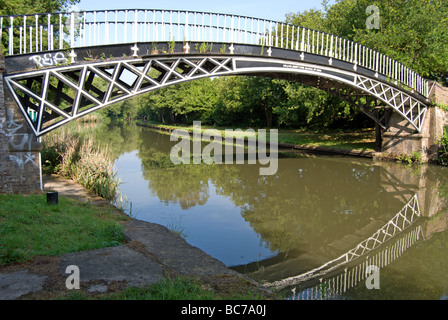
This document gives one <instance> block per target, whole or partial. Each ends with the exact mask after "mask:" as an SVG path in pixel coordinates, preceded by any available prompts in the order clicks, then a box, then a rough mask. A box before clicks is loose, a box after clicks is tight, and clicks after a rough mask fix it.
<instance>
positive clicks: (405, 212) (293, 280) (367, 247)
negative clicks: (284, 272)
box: [266, 194, 421, 288]
mask: <svg viewBox="0 0 448 320" xmlns="http://www.w3.org/2000/svg"><path fill="white" fill-rule="evenodd" d="M420 216H421V213H420V207H419V203H418V198H417V194H415V195H414V196H413V197H412V198H411V199H410V200H409V202H407V203H406V204H405V205H404V207H403V208H402V209H401V210H400V212H398V213H397V214H396V215H395V216H394V217H393V218H392V219H390V220H389V221H388V222H387V223H386V224H385V225H384V226H383V227H382V228H380V229H378V231H376V232H375V233H374V234H373V235H372V236H370V237H369V238H367V239H365V240H364V241H362V242H360V243H359V244H358V245H357V246H356V247H354V248H353V249H351V250H349V251H348V252H346V253H344V254H343V255H341V256H339V257H338V258H336V259H333V260H331V261H329V262H327V263H325V264H323V265H322V266H320V267H318V268H315V269H313V270H310V271H308V272H306V273H303V274H301V275H298V276H293V277H289V278H286V279H283V280H279V281H276V282H273V283H270V284H266V286H268V287H275V288H284V287H286V286H290V285H292V284H297V283H299V282H303V281H307V280H310V279H313V278H316V277H321V276H324V275H325V274H328V273H329V272H330V271H332V270H335V269H336V268H339V267H341V266H343V265H346V264H348V263H349V262H351V261H354V260H356V259H358V258H360V257H362V256H365V255H366V254H368V253H369V252H372V250H375V249H377V248H379V247H380V246H381V245H383V244H384V243H385V242H387V241H388V240H390V239H391V238H393V237H394V236H396V235H398V234H400V233H401V232H403V231H404V230H405V229H407V228H409V227H410V226H411V225H412V224H414V223H415V221H417V219H418V218H419V217H420Z"/></svg>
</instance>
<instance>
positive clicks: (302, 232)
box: [95, 124, 448, 300]
mask: <svg viewBox="0 0 448 320" xmlns="http://www.w3.org/2000/svg"><path fill="white" fill-rule="evenodd" d="M95 137H96V139H98V140H99V141H100V143H102V144H107V145H109V146H110V148H111V152H112V153H113V156H114V158H115V159H116V160H115V166H116V168H117V175H118V177H119V178H120V179H121V180H122V184H121V187H120V190H121V192H122V193H123V194H125V195H126V197H127V198H128V200H129V203H130V204H131V206H128V207H127V208H126V210H127V213H128V214H130V215H131V216H132V217H135V218H137V219H140V220H144V221H148V222H153V223H158V224H161V225H164V226H166V227H168V228H169V229H171V230H173V231H175V232H178V233H179V234H181V235H182V236H183V237H185V239H186V241H187V242H188V243H190V244H191V245H193V246H196V247H198V248H200V249H202V250H203V251H205V252H206V253H208V254H209V255H211V256H212V257H214V258H216V259H218V260H220V261H222V262H223V263H224V264H225V265H226V266H228V267H229V268H231V269H234V270H236V271H238V272H240V273H243V274H246V275H247V276H249V277H251V278H253V279H255V280H257V281H259V282H260V283H263V284H264V285H266V286H267V287H269V288H272V289H275V290H278V291H279V292H281V293H282V294H283V295H284V296H285V297H286V298H288V299H300V300H302V299H309V300H316V299H432V300H434V299H435V300H438V299H447V298H448V272H447V271H448V230H447V229H448V211H447V204H448V201H447V198H448V171H447V168H442V167H439V166H434V165H419V166H406V165H403V164H397V163H392V162H375V161H373V160H370V159H361V158H353V157H343V156H315V155H306V154H303V155H297V154H296V155H295V156H294V157H281V158H280V159H279V160H278V170H277V172H276V174H274V175H265V176H262V175H260V174H259V168H260V166H261V165H260V164H247V163H246V164H219V165H218V164H214V165H206V164H199V165H194V164H192V165H179V166H171V165H170V163H168V162H167V159H169V153H170V150H171V148H172V147H173V145H174V144H175V143H176V142H173V141H170V136H169V135H167V134H161V133H159V132H156V131H154V130H150V129H148V128H143V127H139V126H136V125H123V124H120V125H112V124H109V125H102V126H100V128H99V129H98V128H97V129H95Z"/></svg>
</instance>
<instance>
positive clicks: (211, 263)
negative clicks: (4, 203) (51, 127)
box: [0, 175, 273, 300]
mask: <svg viewBox="0 0 448 320" xmlns="http://www.w3.org/2000/svg"><path fill="white" fill-rule="evenodd" d="M43 181H44V190H56V191H58V194H60V195H64V196H67V197H71V198H73V199H76V200H77V201H80V202H90V203H91V204H94V205H96V206H110V204H109V203H108V202H107V201H105V200H104V199H102V198H100V197H97V196H95V195H94V194H93V193H92V192H90V191H89V190H87V189H85V188H83V187H82V186H80V185H78V184H76V183H75V182H73V181H71V180H66V179H62V178H59V177H57V176H54V175H52V176H50V175H48V176H44V178H43ZM124 233H125V237H126V243H125V244H123V245H120V246H116V247H107V248H102V249H97V250H89V251H82V252H76V253H70V254H65V255H62V256H55V257H47V256H45V257H43V256H40V257H36V258H35V259H33V260H32V261H29V262H26V263H18V264H13V265H7V266H2V267H0V289H1V290H0V300H13V299H54V298H57V297H61V296H64V295H66V294H68V293H72V294H73V293H80V294H81V293H82V294H84V295H86V296H87V297H90V298H93V299H95V298H97V297H101V296H102V295H104V294H106V295H107V294H110V293H117V292H120V291H122V290H124V289H126V288H128V287H145V286H148V285H151V284H155V283H157V282H160V281H162V280H164V279H168V278H176V277H192V278H195V279H199V280H200V281H202V282H203V283H204V286H205V287H204V288H207V289H208V290H213V291H214V292H217V293H219V292H222V293H224V292H227V293H228V292H232V291H234V292H235V293H238V292H239V293H247V292H249V291H250V290H253V291H258V292H259V293H260V294H261V295H264V296H265V297H267V298H268V297H273V296H272V295H271V294H270V292H268V291H267V290H264V289H263V288H261V287H259V285H258V284H257V283H256V282H254V281H252V280H251V279H248V278H246V277H244V276H242V275H241V274H239V273H237V272H235V271H232V270H230V269H228V268H226V266H225V265H224V264H223V263H222V262H220V261H218V260H217V259H214V258H212V257H211V256H209V255H208V254H206V253H205V252H203V251H202V250H200V249H198V248H196V247H193V246H191V245H189V244H188V243H187V242H186V241H185V239H183V238H182V237H181V236H179V235H177V234H175V233H173V232H171V231H170V230H169V229H168V228H166V227H164V226H161V225H159V224H155V223H149V222H145V221H141V220H137V219H130V220H129V221H126V222H124ZM69 266H75V267H76V268H77V270H79V279H80V289H79V291H77V290H78V289H76V288H74V289H68V288H67V283H71V284H74V283H75V282H74V281H71V279H73V278H71V277H72V276H73V275H75V273H74V272H73V267H70V268H69ZM67 279H69V280H67ZM69 286H70V285H69ZM187 299H188V298H187Z"/></svg>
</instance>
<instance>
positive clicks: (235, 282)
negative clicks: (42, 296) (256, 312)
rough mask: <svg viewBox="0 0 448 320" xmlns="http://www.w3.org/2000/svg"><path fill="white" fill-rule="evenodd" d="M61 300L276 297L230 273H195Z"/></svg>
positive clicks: (78, 293)
mask: <svg viewBox="0 0 448 320" xmlns="http://www.w3.org/2000/svg"><path fill="white" fill-rule="evenodd" d="M59 299H62V300H266V299H277V297H276V296H275V295H273V294H271V293H268V292H266V291H262V290H259V289H258V287H257V286H256V285H254V284H251V283H249V282H248V281H246V280H244V279H242V278H240V277H236V276H229V275H218V276H212V277H211V279H200V278H199V277H193V276H177V277H174V278H165V279H163V280H161V281H159V282H157V283H154V284H152V285H148V286H145V287H128V288H126V289H124V290H122V291H120V292H116V293H110V294H105V295H92V294H88V293H84V292H82V291H72V292H68V293H67V294H65V295H63V296H60V297H59Z"/></svg>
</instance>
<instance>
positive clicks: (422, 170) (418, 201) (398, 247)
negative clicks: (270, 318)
mask: <svg viewBox="0 0 448 320" xmlns="http://www.w3.org/2000/svg"><path fill="white" fill-rule="evenodd" d="M336 161H337V160H336ZM376 165H378V166H381V169H382V170H381V175H380V180H381V188H382V189H383V191H384V192H387V193H388V194H389V195H391V196H392V197H394V198H395V199H396V200H399V201H400V202H401V203H403V207H402V208H401V210H400V211H399V212H398V213H397V214H395V215H394V216H393V217H392V218H390V219H389V221H387V222H386V223H384V224H383V225H382V226H381V227H380V228H378V229H377V230H376V231H374V232H371V233H370V234H371V235H370V236H369V237H367V238H365V239H364V240H363V241H359V240H358V243H357V244H356V243H354V242H355V240H356V239H359V237H360V235H361V234H364V236H366V235H367V230H372V228H371V227H372V226H373V225H374V222H375V221H373V220H372V226H365V227H364V228H362V229H361V230H358V231H357V232H356V234H347V235H345V236H343V238H342V239H336V240H333V242H332V243H330V244H327V245H326V246H327V247H331V248H330V249H334V252H338V250H339V252H340V251H341V248H344V247H345V248H346V247H347V244H348V243H352V248H351V249H350V250H347V251H346V252H345V253H343V254H341V255H339V256H338V257H336V258H335V259H331V260H329V261H328V260H327V262H325V263H321V264H320V265H319V266H318V267H314V268H308V269H307V270H306V271H304V266H305V265H309V261H319V259H320V260H321V261H322V259H321V258H322V257H319V256H318V255H316V257H314V259H313V257H310V256H312V255H313V254H302V255H300V256H298V257H290V258H288V259H285V257H283V259H282V258H280V257H279V258H278V260H283V261H276V262H274V260H275V259H268V260H269V261H268V260H267V261H259V262H257V263H256V264H257V268H256V270H252V271H250V272H246V275H247V276H249V277H251V278H254V279H257V280H258V281H260V282H261V283H262V284H263V285H264V286H265V287H267V288H270V289H272V290H275V291H282V292H284V293H285V294H286V295H287V296H288V297H289V299H298V300H316V299H339V298H342V297H341V296H342V295H343V294H344V293H346V292H347V291H348V290H350V289H353V288H360V286H362V287H363V288H365V280H366V279H367V277H368V276H369V275H371V274H372V272H367V271H368V270H367V267H368V266H372V265H373V266H376V267H378V268H380V270H381V269H382V268H385V267H387V266H389V265H390V264H391V263H392V262H394V261H396V260H397V259H398V258H400V257H401V256H402V255H403V254H404V253H405V252H406V251H407V250H408V249H410V248H411V247H413V246H415V245H416V244H417V243H421V242H423V241H425V240H428V239H429V238H430V237H431V236H432V235H433V234H435V233H438V232H441V231H444V230H447V229H448V223H447V220H448V219H447V217H448V214H447V212H446V211H444V210H445V208H446V202H447V201H446V199H445V197H444V196H443V194H442V193H443V190H444V186H445V184H446V181H442V180H443V179H444V178H443V177H442V176H440V175H438V171H437V170H433V169H434V167H433V166H427V165H425V166H421V167H414V168H413V169H411V168H403V167H402V166H397V165H396V164H394V163H378V164H376ZM439 174H440V173H439ZM429 218H431V219H429ZM376 223H377V222H376ZM326 256H327V257H328V255H326ZM265 262H266V263H265ZM235 269H236V270H239V271H240V272H241V270H244V269H247V270H249V269H250V268H249V265H247V266H238V267H237V268H235ZM285 270H286V271H285ZM294 270H296V273H295V274H294ZM369 271H370V270H369ZM288 273H289V276H285V277H283V278H280V279H279V275H281V274H283V275H285V274H288ZM291 274H292V275H291Z"/></svg>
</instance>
